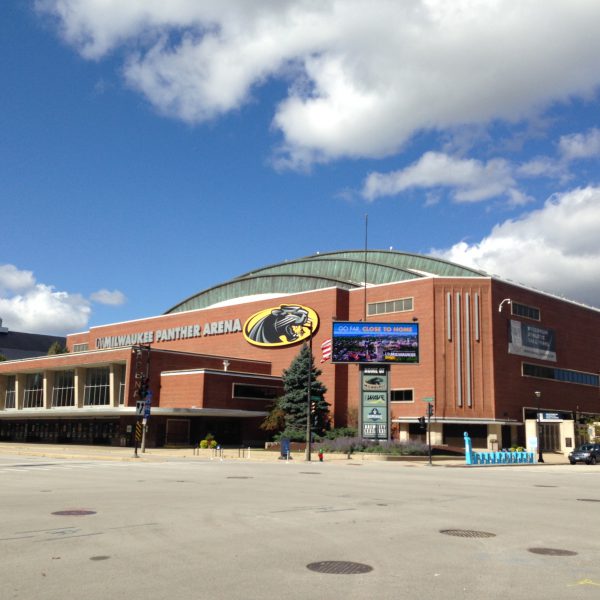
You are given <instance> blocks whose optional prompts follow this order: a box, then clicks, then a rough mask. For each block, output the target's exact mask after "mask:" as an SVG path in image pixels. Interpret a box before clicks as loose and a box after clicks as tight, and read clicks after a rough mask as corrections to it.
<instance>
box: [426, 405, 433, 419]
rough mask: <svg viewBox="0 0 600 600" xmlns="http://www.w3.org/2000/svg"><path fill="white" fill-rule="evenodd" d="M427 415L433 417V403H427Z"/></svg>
mask: <svg viewBox="0 0 600 600" xmlns="http://www.w3.org/2000/svg"><path fill="white" fill-rule="evenodd" d="M427 416H428V417H433V404H431V403H429V404H428V405H427Z"/></svg>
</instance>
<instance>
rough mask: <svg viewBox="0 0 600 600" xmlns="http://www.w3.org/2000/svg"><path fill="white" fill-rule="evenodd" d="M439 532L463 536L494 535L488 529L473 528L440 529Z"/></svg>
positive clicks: (482, 536)
mask: <svg viewBox="0 0 600 600" xmlns="http://www.w3.org/2000/svg"><path fill="white" fill-rule="evenodd" d="M440 533H444V534H446V535H453V536H456V537H465V538H491V537H496V534H495V533H489V532H488V531H474V530H473V529H440Z"/></svg>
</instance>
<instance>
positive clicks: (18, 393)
mask: <svg viewBox="0 0 600 600" xmlns="http://www.w3.org/2000/svg"><path fill="white" fill-rule="evenodd" d="M25 380H26V375H25V373H18V374H17V376H16V377H15V407H16V408H17V409H18V410H22V409H23V396H24V395H25Z"/></svg>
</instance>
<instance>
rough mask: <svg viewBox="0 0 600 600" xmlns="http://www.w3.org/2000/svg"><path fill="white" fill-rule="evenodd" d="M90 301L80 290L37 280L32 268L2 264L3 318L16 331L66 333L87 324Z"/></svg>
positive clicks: (0, 293)
mask: <svg viewBox="0 0 600 600" xmlns="http://www.w3.org/2000/svg"><path fill="white" fill-rule="evenodd" d="M89 316H90V306H89V302H88V301H87V300H86V299H85V298H84V297H83V296H81V295H80V294H69V293H67V292H60V291H56V290H55V289H54V288H53V287H52V286H49V285H44V284H42V283H37V282H36V280H35V278H34V276H33V273H32V272H31V271H21V270H19V269H17V268H16V267H15V266H14V265H0V318H1V319H2V320H3V325H4V326H5V327H8V328H9V329H11V330H13V331H24V332H29V333H44V334H54V335H65V334H66V333H70V332H73V331H79V330H81V329H83V328H85V327H86V326H87V323H88V320H89Z"/></svg>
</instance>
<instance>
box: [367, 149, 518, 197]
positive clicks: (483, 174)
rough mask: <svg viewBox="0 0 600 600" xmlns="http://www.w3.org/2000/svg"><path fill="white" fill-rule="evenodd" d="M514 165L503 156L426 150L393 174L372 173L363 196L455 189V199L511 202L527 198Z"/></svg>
mask: <svg viewBox="0 0 600 600" xmlns="http://www.w3.org/2000/svg"><path fill="white" fill-rule="evenodd" d="M511 171H512V168H511V165H510V164H509V163H508V162H507V161H505V160H502V159H493V160H490V161H488V162H487V163H484V162H481V161H479V160H475V159H464V158H455V157H452V156H448V155H447V154H443V153H439V152H426V153H425V154H424V155H423V156H422V157H421V158H420V159H419V160H418V161H417V162H415V163H413V164H412V165H410V166H408V167H406V168H405V169H401V170H399V171H394V172H391V173H371V174H370V175H369V176H368V177H367V178H366V180H365V182H364V185H363V190H362V195H363V196H364V197H365V198H367V199H368V200H374V199H375V198H379V197H381V196H394V195H397V194H399V193H401V192H403V191H404V190H407V189H410V188H425V189H427V188H436V187H449V188H452V189H453V190H454V191H453V196H454V199H455V200H456V202H479V201H482V200H488V199H490V198H497V197H505V198H508V200H509V202H510V203H512V204H523V203H525V202H527V201H528V198H527V197H526V196H525V195H524V194H522V193H521V192H519V191H518V190H517V189H516V182H515V180H514V179H513V176H512V173H511Z"/></svg>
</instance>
